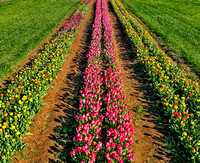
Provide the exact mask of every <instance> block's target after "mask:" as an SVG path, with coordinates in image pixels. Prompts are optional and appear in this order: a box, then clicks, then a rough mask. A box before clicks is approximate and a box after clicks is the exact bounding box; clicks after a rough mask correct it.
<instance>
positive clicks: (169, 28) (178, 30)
mask: <svg viewBox="0 0 200 163" xmlns="http://www.w3.org/2000/svg"><path fill="white" fill-rule="evenodd" d="M122 2H123V3H124V4H125V5H126V6H127V7H128V8H129V9H130V11H131V12H132V13H134V14H135V15H136V16H138V17H139V18H140V19H142V21H143V22H144V23H145V24H146V25H147V26H148V27H149V28H150V29H151V31H152V32H153V33H155V34H156V35H157V37H158V38H159V39H160V40H161V41H162V42H163V43H164V45H165V46H166V47H167V49H168V50H171V51H173V52H175V53H176V54H177V56H178V57H181V58H183V59H184V60H185V61H186V63H187V64H188V65H190V66H191V67H192V68H193V69H194V70H195V71H196V72H197V73H198V75H199V76H200V0H196V1H194V0H122Z"/></svg>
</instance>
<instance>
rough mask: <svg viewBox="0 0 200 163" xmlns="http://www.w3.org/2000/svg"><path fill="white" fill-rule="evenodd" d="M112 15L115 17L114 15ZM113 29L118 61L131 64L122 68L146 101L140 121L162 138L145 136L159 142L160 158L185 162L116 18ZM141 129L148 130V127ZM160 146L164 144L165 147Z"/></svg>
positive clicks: (154, 94)
mask: <svg viewBox="0 0 200 163" xmlns="http://www.w3.org/2000/svg"><path fill="white" fill-rule="evenodd" d="M108 6H109V8H110V10H111V11H112V12H113V14H114V10H113V7H112V5H111V3H110V2H109V3H108ZM114 15H115V16H116V14H114ZM116 17H117V16H116ZM113 28H114V29H119V30H118V31H120V32H117V33H115V38H116V41H117V42H119V43H120V44H119V46H120V51H122V54H121V55H120V56H119V57H120V59H122V60H129V61H131V62H129V63H131V64H124V65H122V66H123V67H124V69H125V70H126V71H128V72H130V73H131V74H130V77H129V78H130V79H134V80H136V81H138V82H139V83H142V84H141V87H136V88H135V89H136V90H138V91H142V92H143V94H144V96H143V97H142V98H143V99H145V100H146V101H148V105H147V106H144V112H145V113H148V114H144V115H143V117H142V118H141V120H144V121H149V122H152V123H154V124H155V127H153V128H154V129H156V130H157V131H158V132H160V133H162V134H163V135H164V136H163V137H161V138H160V137H157V136H152V135H150V134H148V133H145V135H147V136H149V137H151V138H152V139H154V140H156V142H160V143H157V145H159V146H160V148H158V149H159V151H158V152H157V153H159V154H160V155H161V156H162V155H163V156H164V155H165V156H167V157H168V158H170V159H171V161H170V162H172V163H183V162H187V161H186V160H187V159H186V157H187V156H186V152H185V151H184V150H183V149H184V148H183V146H182V145H181V143H180V141H179V139H178V135H177V134H176V133H174V132H172V131H171V130H170V129H169V127H170V124H169V117H168V116H167V115H166V114H165V113H164V111H163V110H162V105H161V104H160V103H159V99H158V97H157V96H156V94H157V92H155V90H154V89H153V88H152V87H151V84H150V81H149V80H148V79H149V77H148V76H147V73H146V72H145V70H144V68H143V67H142V65H141V64H140V63H139V60H138V59H137V57H136V53H135V52H136V50H134V49H133V47H132V46H131V44H130V41H129V38H128V37H126V34H125V33H124V32H123V30H120V29H123V26H122V24H121V23H120V21H119V19H118V18H117V22H116V24H114V26H113ZM126 63H128V62H126ZM132 111H133V112H134V113H135V114H137V113H136V110H135V109H133V110H132ZM143 127H146V128H150V126H143ZM161 144H164V145H165V146H163V145H161ZM153 157H154V158H156V159H158V160H159V161H162V160H163V158H162V157H160V156H157V155H153Z"/></svg>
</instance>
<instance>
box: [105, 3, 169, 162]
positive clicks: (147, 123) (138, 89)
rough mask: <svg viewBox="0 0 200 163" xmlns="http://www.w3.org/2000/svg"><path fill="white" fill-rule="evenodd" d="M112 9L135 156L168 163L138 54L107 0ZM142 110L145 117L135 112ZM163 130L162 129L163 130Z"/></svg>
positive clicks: (144, 159)
mask: <svg viewBox="0 0 200 163" xmlns="http://www.w3.org/2000/svg"><path fill="white" fill-rule="evenodd" d="M107 6H108V9H109V17H110V19H111V23H112V27H113V29H114V35H115V43H116V49H117V54H118V56H117V60H118V67H119V68H120V69H121V71H122V73H123V82H124V88H123V91H124V94H125V95H126V96H127V104H128V106H129V110H131V111H132V112H133V114H132V118H133V124H134V129H135V137H134V138H135V139H136V141H135V144H134V145H135V147H134V149H133V150H134V152H135V154H134V156H135V162H136V163H144V162H158V163H161V162H169V158H168V156H167V153H166V151H165V149H164V146H165V145H164V143H163V141H162V140H163V137H164V136H163V134H162V133H160V132H159V130H158V128H159V126H158V125H157V124H154V122H153V119H152V118H151V114H152V113H151V111H150V109H151V106H150V103H149V101H148V100H147V98H145V94H144V91H142V85H141V84H140V82H139V78H138V75H137V74H136V72H135V70H134V67H136V66H137V65H136V64H137V63H136V58H135V56H136V54H134V53H133V51H132V49H131V45H130V44H129V42H128V41H127V39H126V37H125V35H126V34H125V33H124V32H123V28H122V25H121V24H120V22H119V20H118V19H117V16H116V15H115V14H114V11H113V8H112V6H111V3H110V2H109V0H107ZM138 106H142V107H143V108H144V111H145V114H144V115H143V116H139V115H138V114H137V113H136V108H137V107H138ZM160 127H161V126H160Z"/></svg>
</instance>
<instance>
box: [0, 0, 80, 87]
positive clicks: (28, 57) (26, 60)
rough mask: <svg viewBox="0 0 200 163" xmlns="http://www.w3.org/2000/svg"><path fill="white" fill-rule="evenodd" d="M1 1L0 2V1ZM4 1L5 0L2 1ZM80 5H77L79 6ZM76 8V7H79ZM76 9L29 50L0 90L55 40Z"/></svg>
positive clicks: (0, 85)
mask: <svg viewBox="0 0 200 163" xmlns="http://www.w3.org/2000/svg"><path fill="white" fill-rule="evenodd" d="M0 1H1V0H0ZM2 1H5V0H2ZM80 5H81V4H79V6H80ZM79 6H78V7H79ZM75 10H76V9H74V10H73V11H72V12H71V14H69V15H67V16H66V17H65V18H64V19H63V20H62V21H61V22H60V24H59V25H58V26H57V27H56V28H55V29H54V30H53V31H52V32H51V33H50V34H49V35H48V36H47V37H46V38H45V39H44V40H43V41H42V42H41V43H40V44H39V45H38V46H37V47H36V48H35V49H33V50H31V51H30V52H29V53H28V54H27V55H26V56H25V57H24V58H22V61H21V62H20V63H18V64H17V65H16V66H15V68H13V73H12V74H9V75H5V76H4V77H3V80H2V81H0V88H4V87H5V85H6V84H7V82H9V81H10V80H11V79H12V78H13V77H12V75H13V74H15V73H17V72H19V71H20V70H21V69H23V67H24V66H26V65H27V64H28V63H29V62H31V60H33V59H34V57H35V55H36V54H37V53H38V52H39V51H41V50H43V49H44V45H45V44H47V43H49V41H50V40H52V39H53V38H55V35H56V34H57V33H58V31H59V30H60V28H61V27H62V26H63V25H64V24H65V22H67V20H68V19H69V18H70V17H71V15H72V14H73V13H74V11H75Z"/></svg>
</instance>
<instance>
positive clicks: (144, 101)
mask: <svg viewBox="0 0 200 163" xmlns="http://www.w3.org/2000/svg"><path fill="white" fill-rule="evenodd" d="M107 2H108V8H109V16H110V19H111V23H112V27H113V28H114V34H115V42H116V49H117V54H118V56H117V59H118V67H119V68H120V69H121V70H122V73H123V81H124V88H123V91H124V94H125V95H126V96H127V104H128V106H129V110H131V111H132V112H133V114H132V115H131V117H132V118H133V120H134V121H133V124H134V129H135V139H136V141H135V143H134V145H135V147H134V149H133V150H134V151H135V154H134V155H135V162H136V163H144V162H148V163H149V162H152V163H153V162H155V163H162V162H170V159H169V157H168V155H167V152H166V151H165V144H164V142H163V138H164V135H163V134H162V132H161V131H160V128H163V127H162V125H159V124H156V123H155V122H154V120H153V118H152V114H153V113H152V111H151V102H150V101H148V98H147V96H151V94H150V95H147V93H146V92H145V91H144V90H143V89H142V84H141V83H140V77H139V76H138V74H137V72H136V69H137V67H138V65H137V62H136V58H135V54H134V53H133V51H132V49H131V46H130V44H129V42H128V41H127V39H126V37H125V34H124V33H123V28H122V26H121V24H120V23H119V20H118V19H117V17H116V15H115V14H114V12H113V10H112V7H111V4H110V2H109V0H107ZM95 3H96V1H93V2H92V5H91V6H90V8H89V10H88V12H87V14H86V16H85V19H84V21H83V22H82V24H81V28H80V30H79V32H78V34H77V36H76V39H75V41H74V42H73V44H72V48H71V52H70V53H68V56H67V57H66V61H65V63H64V64H63V66H62V69H63V71H61V72H59V74H58V79H54V80H53V83H52V86H53V87H54V89H49V90H48V91H47V95H46V96H45V97H44V99H43V103H46V104H47V105H45V106H43V107H41V109H42V110H41V112H40V113H39V114H37V115H35V117H34V120H33V123H34V125H35V127H31V128H30V133H32V134H33V135H30V136H26V137H25V139H24V143H27V144H28V145H27V146H26V147H25V149H24V150H23V151H22V152H19V153H17V154H16V156H17V157H18V158H20V160H19V161H17V160H15V161H14V163H16V162H20V163H47V162H56V160H57V156H56V154H57V153H58V152H59V151H63V148H64V147H63V146H64V145H60V144H58V143H57V142H56V138H57V134H56V130H57V128H58V127H59V126H60V125H61V122H62V121H66V120H68V121H73V117H74V115H75V112H76V107H74V106H73V105H71V104H70V103H69V102H68V101H69V99H70V98H71V97H72V96H74V94H73V92H74V89H75V85H76V84H79V83H81V80H82V75H83V73H84V70H85V62H84V60H85V54H86V53H87V50H88V46H89V41H88V40H89V37H90V34H91V32H90V30H91V26H92V23H93V18H94V11H95ZM63 24H64V20H63ZM52 35H53V34H52ZM38 49H40V48H39V47H38ZM38 49H37V50H38ZM37 50H35V52H33V54H34V53H36V52H37ZM30 55H31V54H30ZM27 61H29V59H28V58H27ZM24 63H26V62H24ZM16 71H17V70H16ZM138 106H142V107H143V108H144V111H145V114H144V115H138V113H137V111H136V108H137V107H138ZM70 136H72V135H70ZM68 145H69V146H70V143H68ZM70 149H71V148H70V147H69V149H68V150H67V154H66V157H69V151H70ZM65 152H66V151H65ZM69 160H70V158H69ZM69 162H70V161H69Z"/></svg>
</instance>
